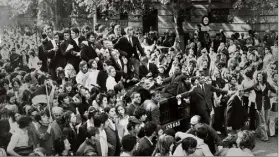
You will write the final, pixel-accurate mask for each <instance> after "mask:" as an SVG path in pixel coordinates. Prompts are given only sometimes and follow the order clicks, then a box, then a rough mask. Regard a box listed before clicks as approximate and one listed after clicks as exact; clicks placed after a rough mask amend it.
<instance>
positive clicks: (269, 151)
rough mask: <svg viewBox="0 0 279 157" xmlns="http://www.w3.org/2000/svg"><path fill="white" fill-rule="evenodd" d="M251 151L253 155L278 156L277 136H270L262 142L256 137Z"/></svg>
mask: <svg viewBox="0 0 279 157" xmlns="http://www.w3.org/2000/svg"><path fill="white" fill-rule="evenodd" d="M253 153H254V155H255V156H278V137H270V138H269V142H263V141H261V140H260V139H259V138H256V147H255V148H254V150H253Z"/></svg>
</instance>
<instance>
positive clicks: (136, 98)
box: [133, 93, 141, 104]
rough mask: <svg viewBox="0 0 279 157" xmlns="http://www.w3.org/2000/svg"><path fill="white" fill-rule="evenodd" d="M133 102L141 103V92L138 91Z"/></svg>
mask: <svg viewBox="0 0 279 157" xmlns="http://www.w3.org/2000/svg"><path fill="white" fill-rule="evenodd" d="M133 102H134V103H135V104H140V103H141V96H140V94H139V93H136V94H135V95H134V99H133Z"/></svg>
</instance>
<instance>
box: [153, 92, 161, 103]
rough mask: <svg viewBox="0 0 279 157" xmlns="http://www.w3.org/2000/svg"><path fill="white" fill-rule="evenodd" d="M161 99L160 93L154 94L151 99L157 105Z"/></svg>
mask: <svg viewBox="0 0 279 157" xmlns="http://www.w3.org/2000/svg"><path fill="white" fill-rule="evenodd" d="M160 99H161V94H160V93H156V94H155V95H154V96H153V97H152V100H153V101H155V103H158V102H159V101H160Z"/></svg>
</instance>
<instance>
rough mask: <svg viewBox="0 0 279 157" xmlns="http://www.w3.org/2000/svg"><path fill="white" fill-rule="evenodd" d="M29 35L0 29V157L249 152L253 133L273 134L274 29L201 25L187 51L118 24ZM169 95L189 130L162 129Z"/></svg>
mask: <svg viewBox="0 0 279 157" xmlns="http://www.w3.org/2000/svg"><path fill="white" fill-rule="evenodd" d="M36 33H38V32H32V31H29V29H28V31H27V30H24V31H22V30H20V28H12V27H11V28H6V29H5V30H4V31H3V36H2V39H1V45H0V54H1V60H0V65H1V68H0V103H1V106H0V153H1V155H0V156H5V155H10V156H28V155H31V156H46V155H47V156H73V155H77V156H253V153H252V150H253V148H254V147H255V144H256V143H255V138H256V137H258V138H260V140H262V141H265V142H267V141H268V140H269V137H273V136H277V131H276V130H277V129H276V128H277V123H278V120H277V119H278V117H277V101H278V99H277V98H278V95H277V92H278V88H277V77H278V61H277V56H278V55H277V53H278V37H277V34H276V33H275V32H270V31H266V32H265V35H264V36H259V34H258V33H257V32H254V31H252V30H251V31H249V32H246V33H241V34H239V33H234V34H233V35H231V36H226V35H225V33H224V31H222V30H220V32H219V33H216V34H211V35H210V34H209V33H208V32H204V31H201V26H198V27H197V30H196V31H195V32H191V33H188V35H187V36H185V41H186V42H185V43H186V44H185V45H186V47H185V50H184V48H183V49H182V48H181V47H180V45H181V44H180V40H179V38H178V37H177V36H176V34H175V33H172V32H165V33H164V34H163V35H161V36H160V35H159V34H158V32H156V31H153V30H152V29H151V31H150V32H147V33H145V34H142V32H141V31H140V30H135V29H134V28H133V27H127V28H122V27H121V26H120V25H116V24H111V25H110V26H104V25H97V26H96V27H95V28H94V29H92V28H90V27H89V26H83V27H82V28H78V27H73V28H65V29H63V30H62V31H58V30H54V29H53V27H52V26H49V25H46V26H45V27H44V29H43V31H42V33H41V34H40V35H39V36H38V35H37V34H36ZM182 50H183V51H182ZM171 97H174V98H176V100H177V103H178V104H179V105H180V104H183V105H184V106H185V108H189V112H187V115H184V116H185V117H190V119H189V122H188V124H189V126H188V127H187V128H188V129H187V131H186V132H184V131H181V130H175V129H174V128H167V127H165V126H164V125H161V120H160V119H161V118H160V117H161V115H160V105H163V104H161V103H160V101H161V100H163V99H168V98H171ZM181 125H187V124H186V123H185V124H181ZM221 136H224V137H225V138H224V139H221Z"/></svg>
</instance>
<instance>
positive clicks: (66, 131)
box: [62, 111, 78, 152]
mask: <svg viewBox="0 0 279 157" xmlns="http://www.w3.org/2000/svg"><path fill="white" fill-rule="evenodd" d="M63 118H64V124H65V126H64V128H63V130H62V131H63V136H64V139H66V140H68V142H69V143H70V145H71V151H73V152H76V150H77V149H78V146H77V129H76V122H77V117H76V115H75V114H74V113H73V112H71V111H67V112H65V113H64V115H63Z"/></svg>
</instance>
